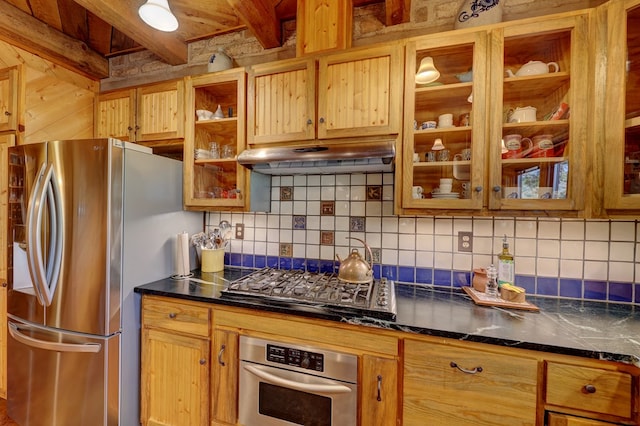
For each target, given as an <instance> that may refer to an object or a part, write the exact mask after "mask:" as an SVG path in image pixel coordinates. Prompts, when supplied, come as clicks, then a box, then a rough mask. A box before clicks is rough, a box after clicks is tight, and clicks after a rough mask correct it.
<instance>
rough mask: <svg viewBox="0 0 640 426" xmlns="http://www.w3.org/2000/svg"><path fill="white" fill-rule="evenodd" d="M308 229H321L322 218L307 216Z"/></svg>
mask: <svg viewBox="0 0 640 426" xmlns="http://www.w3.org/2000/svg"><path fill="white" fill-rule="evenodd" d="M307 229H320V216H307Z"/></svg>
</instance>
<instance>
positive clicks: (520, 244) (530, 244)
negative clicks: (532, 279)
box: [513, 238, 538, 257]
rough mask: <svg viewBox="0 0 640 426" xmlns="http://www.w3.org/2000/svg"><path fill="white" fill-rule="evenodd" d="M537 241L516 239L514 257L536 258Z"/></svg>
mask: <svg viewBox="0 0 640 426" xmlns="http://www.w3.org/2000/svg"><path fill="white" fill-rule="evenodd" d="M537 245H538V244H537V241H536V240H534V239H532V238H516V242H515V244H514V247H513V253H514V256H516V257H520V256H533V257H535V256H536V249H537Z"/></svg>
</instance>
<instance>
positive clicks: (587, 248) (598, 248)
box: [584, 241, 609, 260]
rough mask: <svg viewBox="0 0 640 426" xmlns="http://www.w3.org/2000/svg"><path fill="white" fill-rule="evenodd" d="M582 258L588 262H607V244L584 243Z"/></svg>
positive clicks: (602, 242) (596, 242)
mask: <svg viewBox="0 0 640 426" xmlns="http://www.w3.org/2000/svg"><path fill="white" fill-rule="evenodd" d="M584 258H585V259H589V260H609V243H608V242H606V241H586V242H585V244H584Z"/></svg>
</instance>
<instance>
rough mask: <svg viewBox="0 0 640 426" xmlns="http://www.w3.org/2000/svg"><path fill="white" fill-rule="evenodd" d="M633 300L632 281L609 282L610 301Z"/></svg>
mask: <svg viewBox="0 0 640 426" xmlns="http://www.w3.org/2000/svg"><path fill="white" fill-rule="evenodd" d="M632 300H633V284H632V283H615V282H614V283H612V282H610V283H609V301H611V302H631V301H632Z"/></svg>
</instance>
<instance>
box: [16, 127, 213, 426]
mask: <svg viewBox="0 0 640 426" xmlns="http://www.w3.org/2000/svg"><path fill="white" fill-rule="evenodd" d="M8 168H9V183H10V191H11V194H10V207H9V229H8V231H9V239H8V240H9V244H10V247H9V248H8V249H9V256H8V257H9V259H8V261H9V262H8V266H9V274H8V275H9V277H8V278H9V292H8V299H7V300H8V304H7V309H8V327H9V330H8V331H9V332H8V336H9V338H8V343H7V345H8V362H7V365H8V384H7V410H8V414H9V416H10V417H11V418H12V419H14V420H15V421H17V422H18V424H20V425H21V426H35V425H43V426H44V425H46V426H54V425H59V426H74V425H78V426H80V425H82V426H86V425H123V426H131V425H137V424H139V421H140V420H139V419H140V415H139V400H140V396H139V388H140V386H139V380H140V373H139V363H140V356H139V339H140V337H139V336H140V303H139V302H140V301H139V296H138V295H137V294H135V293H134V292H133V288H134V287H135V286H137V285H140V284H144V283H146V282H150V281H154V280H157V279H161V278H165V277H168V276H170V275H171V274H172V273H173V272H174V271H175V268H174V267H175V261H174V259H175V256H174V249H175V240H176V235H177V234H178V233H180V232H184V231H187V232H189V233H193V232H198V231H201V230H202V228H203V220H202V219H203V218H202V213H196V212H185V211H183V208H182V163H181V162H180V161H177V160H172V159H169V158H165V157H160V156H157V155H153V154H152V153H151V151H150V150H149V149H148V148H145V147H141V146H139V145H134V144H130V143H125V142H121V141H118V140H115V139H97V140H70V141H51V142H44V143H38V144H31V145H22V146H16V147H14V148H11V150H10V152H9V165H8Z"/></svg>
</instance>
